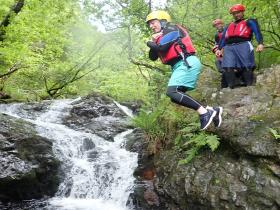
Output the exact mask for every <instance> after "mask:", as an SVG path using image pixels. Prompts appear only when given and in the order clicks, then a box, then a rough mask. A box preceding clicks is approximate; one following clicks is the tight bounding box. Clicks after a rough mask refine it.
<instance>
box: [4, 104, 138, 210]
mask: <svg viewBox="0 0 280 210" xmlns="http://www.w3.org/2000/svg"><path fill="white" fill-rule="evenodd" d="M76 100H79V99H76ZM72 102H73V100H57V101H54V102H53V103H52V104H51V105H50V106H49V108H48V110H47V111H46V112H45V113H42V114H41V115H39V116H36V117H31V116H28V115H26V114H22V112H21V111H20V109H21V105H20V104H14V105H1V106H0V112H3V113H6V114H9V115H12V116H14V117H18V118H22V119H25V120H27V121H29V122H32V123H33V124H35V125H36V129H37V132H38V134H39V135H40V136H43V137H47V138H48V139H51V140H52V141H53V151H54V154H55V155H56V157H57V158H58V159H59V160H60V161H61V162H62V169H63V172H64V174H65V178H64V180H63V182H62V183H61V184H60V186H59V190H58V192H57V193H56V196H55V197H53V198H51V199H50V200H49V201H48V206H47V207H46V209H49V210H130V209H133V208H132V207H129V206H128V205H127V201H128V198H129V194H130V193H131V192H132V190H133V185H134V177H133V171H134V170H135V168H136V167H137V153H132V152H129V151H127V150H125V148H124V145H125V136H126V135H127V134H129V133H131V132H132V130H127V131H125V132H123V133H120V134H118V135H117V136H115V137H114V141H113V142H109V141H105V140H104V139H102V138H101V137H98V136H96V135H94V134H91V133H86V132H83V131H76V130H73V129H71V128H69V127H67V126H65V125H63V124H62V119H63V117H64V116H67V113H68V111H69V110H70V108H71V103H72ZM19 113H20V114H19Z"/></svg>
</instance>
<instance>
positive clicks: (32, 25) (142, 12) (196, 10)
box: [0, 0, 280, 104]
mask: <svg viewBox="0 0 280 210" xmlns="http://www.w3.org/2000/svg"><path fill="white" fill-rule="evenodd" d="M0 2H1V3H0V18H1V19H0V21H1V28H0V41H1V46H0V78H1V83H0V89H1V93H2V95H4V96H6V95H8V96H10V97H12V98H13V99H20V100H28V101H33V100H41V99H48V98H58V97H75V96H77V95H85V94H88V93H90V92H92V91H99V92H102V93H105V94H107V95H109V96H112V97H113V98H115V99H117V100H119V101H135V100H138V99H141V100H142V101H144V103H145V104H149V103H153V101H154V99H155V98H156V99H158V98H160V97H161V95H162V93H164V89H165V80H166V78H167V77H168V74H169V70H168V67H166V66H163V65H161V64H160V63H159V62H156V63H154V62H150V61H149V59H147V52H148V49H147V47H146V44H145V43H146V41H147V40H149V36H150V32H149V30H148V28H147V26H146V24H145V17H146V15H147V14H148V13H149V12H150V11H151V10H153V9H156V7H157V6H158V4H155V2H154V1H144V0H132V1H126V0H115V1H107V0H104V1H95V0H83V1H78V0H67V1H66V0H48V1H40V0H1V1H0ZM234 3H240V1H230V0H229V1H224V0H223V1H220V0H208V1H202V0H201V1H200V0H189V1H185V0H173V1H167V4H166V5H160V6H164V8H163V9H166V10H167V11H168V12H169V13H170V14H171V16H172V19H173V21H174V22H178V23H181V24H183V25H185V26H187V28H188V30H189V32H190V35H191V37H192V39H193V42H194V44H195V47H196V48H197V51H198V55H199V57H200V58H201V60H202V63H203V64H204V66H205V67H209V68H212V70H213V71H215V68H214V55H213V54H212V52H211V47H212V45H213V36H214V33H215V30H214V28H213V27H212V25H211V22H212V20H213V19H215V18H223V19H224V20H225V22H229V21H231V18H232V17H231V16H230V15H229V14H228V7H229V6H230V5H232V4H234ZM241 3H243V4H244V5H246V7H247V11H246V16H247V17H254V18H257V19H258V21H259V24H260V26H261V30H262V32H263V35H264V40H265V46H266V50H265V52H263V53H261V54H258V55H256V59H257V62H258V71H260V68H263V67H267V66H270V65H271V64H276V63H279V62H280V31H279V30H280V27H279V25H280V12H279V11H280V3H279V1H278V0H269V1H261V0H260V1H249V0H248V1H247V0H243V1H242V2H241ZM96 22H98V23H99V25H100V24H101V23H102V24H103V25H104V27H105V30H106V31H104V30H103V31H102V32H101V31H100V27H97V26H96V25H97V24H96ZM163 95H164V94H163Z"/></svg>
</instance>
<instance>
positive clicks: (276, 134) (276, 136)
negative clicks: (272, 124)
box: [269, 128, 280, 139]
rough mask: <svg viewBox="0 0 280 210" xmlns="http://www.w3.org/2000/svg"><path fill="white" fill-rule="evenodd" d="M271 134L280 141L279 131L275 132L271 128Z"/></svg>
mask: <svg viewBox="0 0 280 210" xmlns="http://www.w3.org/2000/svg"><path fill="white" fill-rule="evenodd" d="M269 130H270V132H271V133H272V135H273V136H274V138H275V139H280V134H278V132H277V130H274V129H272V128H269Z"/></svg>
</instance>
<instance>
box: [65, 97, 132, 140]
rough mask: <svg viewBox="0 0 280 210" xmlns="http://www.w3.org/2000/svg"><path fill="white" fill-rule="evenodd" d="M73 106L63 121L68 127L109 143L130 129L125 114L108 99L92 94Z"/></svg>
mask: <svg viewBox="0 0 280 210" xmlns="http://www.w3.org/2000/svg"><path fill="white" fill-rule="evenodd" d="M73 105H74V106H73V108H72V109H71V111H70V115H69V116H67V117H66V118H65V120H64V123H65V124H66V125H67V126H69V127H72V128H75V129H82V130H84V131H87V132H90V133H93V134H96V135H98V136H100V137H102V138H104V139H106V140H109V141H113V138H114V136H115V135H116V134H118V133H121V132H123V131H125V130H127V129H128V128H129V127H131V126H130V125H129V123H128V120H127V119H126V118H127V116H126V114H125V113H124V112H123V111H122V110H121V109H120V108H119V107H118V106H117V105H116V104H115V103H114V101H113V100H112V99H110V98H108V97H105V96H101V95H98V94H96V93H94V94H91V95H89V96H87V97H84V98H82V99H81V100H79V101H77V102H76V103H74V104H73Z"/></svg>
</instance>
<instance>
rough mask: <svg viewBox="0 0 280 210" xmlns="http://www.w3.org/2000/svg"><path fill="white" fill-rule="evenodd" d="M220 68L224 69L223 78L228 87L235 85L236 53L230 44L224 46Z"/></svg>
mask: <svg viewBox="0 0 280 210" xmlns="http://www.w3.org/2000/svg"><path fill="white" fill-rule="evenodd" d="M222 68H223V70H224V79H225V81H226V83H227V85H228V87H230V88H231V89H233V88H234V87H235V85H236V77H235V69H236V55H235V52H234V48H233V46H232V45H226V46H225V47H224V57H223V60H222Z"/></svg>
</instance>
